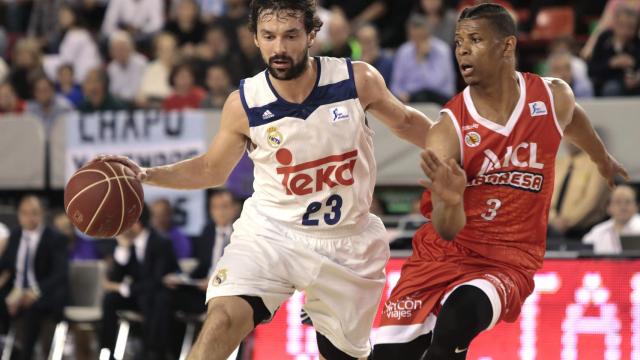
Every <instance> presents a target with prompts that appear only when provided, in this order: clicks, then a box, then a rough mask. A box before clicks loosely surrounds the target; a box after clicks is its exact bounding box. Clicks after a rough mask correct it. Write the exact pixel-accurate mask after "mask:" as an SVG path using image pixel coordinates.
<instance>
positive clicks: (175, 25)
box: [164, 0, 206, 57]
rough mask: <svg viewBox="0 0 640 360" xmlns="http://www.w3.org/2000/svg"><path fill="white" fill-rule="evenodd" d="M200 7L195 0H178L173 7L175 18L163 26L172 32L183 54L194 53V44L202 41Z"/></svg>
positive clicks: (189, 55) (203, 31)
mask: <svg viewBox="0 0 640 360" xmlns="http://www.w3.org/2000/svg"><path fill="white" fill-rule="evenodd" d="M199 13H200V9H199V8H198V3H196V0H179V1H178V5H177V6H176V9H175V16H174V17H175V18H174V19H173V20H171V21H169V22H167V24H166V25H165V26H164V31H166V32H169V33H171V34H173V35H174V36H175V37H176V39H177V40H178V45H179V46H180V48H181V52H182V54H183V55H184V56H187V57H191V56H193V55H194V54H195V50H196V45H197V44H199V43H200V42H202V40H203V39H204V34H205V31H206V27H205V25H204V24H203V23H202V22H201V21H200V14H199Z"/></svg>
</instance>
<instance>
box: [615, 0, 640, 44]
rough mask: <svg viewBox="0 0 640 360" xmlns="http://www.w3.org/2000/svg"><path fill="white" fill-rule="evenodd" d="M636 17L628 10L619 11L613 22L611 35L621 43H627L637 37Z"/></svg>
mask: <svg viewBox="0 0 640 360" xmlns="http://www.w3.org/2000/svg"><path fill="white" fill-rule="evenodd" d="M637 32H638V15H637V14H636V13H635V11H633V10H630V9H625V8H623V9H621V10H620V11H619V12H618V13H617V14H616V17H615V21H614V22H613V34H614V36H615V37H617V38H618V39H620V40H622V41H625V42H626V41H629V40H631V39H633V38H634V37H636V36H637V35H638V33H637Z"/></svg>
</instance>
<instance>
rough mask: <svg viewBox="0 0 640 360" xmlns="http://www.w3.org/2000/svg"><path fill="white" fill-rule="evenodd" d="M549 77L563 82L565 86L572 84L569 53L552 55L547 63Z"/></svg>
mask: <svg viewBox="0 0 640 360" xmlns="http://www.w3.org/2000/svg"><path fill="white" fill-rule="evenodd" d="M547 66H548V71H549V76H551V77H556V78H559V79H562V80H564V81H565V82H566V83H567V84H571V83H572V82H573V79H572V75H571V55H569V53H558V54H553V55H551V57H550V58H549V62H548V63H547Z"/></svg>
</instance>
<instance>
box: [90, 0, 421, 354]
mask: <svg viewBox="0 0 640 360" xmlns="http://www.w3.org/2000/svg"><path fill="white" fill-rule="evenodd" d="M250 11H251V14H250V15H251V18H250V27H251V30H252V31H253V33H254V34H255V43H256V45H257V46H258V48H260V51H261V54H262V57H263V59H264V60H265V62H266V63H267V64H268V66H267V70H265V71H264V72H261V73H259V74H257V75H255V76H254V77H251V78H248V79H245V80H243V81H242V82H241V84H240V89H239V91H236V92H234V93H232V94H231V95H230V96H229V98H228V99H227V101H226V103H225V105H224V107H223V109H222V118H221V125H220V130H219V132H218V134H217V135H216V136H215V138H214V139H213V142H212V144H211V146H210V148H209V150H208V151H207V152H206V153H205V154H202V155H200V156H197V157H194V158H192V159H189V160H186V161H182V162H178V163H175V164H171V165H167V166H161V167H154V168H144V169H142V168H140V167H138V166H137V165H136V164H134V163H133V162H131V161H130V160H128V159H126V158H122V157H115V156H103V157H101V158H99V159H107V160H118V161H121V162H123V163H125V164H127V165H128V166H130V167H131V168H132V169H133V170H134V171H135V172H136V173H137V175H138V177H139V179H141V180H142V181H144V182H145V183H147V184H151V185H156V186H161V187H165V188H173V189H204V188H209V187H215V186H220V185H223V184H224V183H225V180H226V179H227V176H228V175H229V173H230V172H231V170H232V169H233V167H234V166H235V165H236V163H237V162H238V161H239V159H240V158H241V157H242V155H243V153H244V152H245V151H248V153H249V156H250V158H251V159H252V160H253V161H254V163H255V182H254V189H255V193H254V195H253V196H252V197H251V198H250V199H248V200H247V201H246V202H245V205H244V209H243V211H242V215H241V217H240V219H239V220H238V221H237V222H236V223H235V224H234V233H233V235H232V237H231V243H230V245H229V246H228V247H227V248H226V249H225V251H224V255H223V256H222V258H221V260H220V262H219V264H218V265H217V267H216V269H215V272H214V275H213V276H212V277H211V279H210V281H209V288H208V290H207V296H206V301H207V302H208V313H207V319H206V321H205V323H204V325H203V328H202V331H201V333H200V336H199V337H198V340H197V341H196V344H195V345H194V348H193V350H192V352H191V354H190V356H189V359H192V360H194V359H207V360H209V359H226V357H227V356H228V355H229V354H230V353H231V351H232V350H233V349H234V348H235V347H236V346H238V344H239V343H240V341H241V340H242V339H243V338H244V337H245V336H247V334H249V332H250V331H251V330H252V329H253V328H254V327H255V326H256V325H258V324H260V323H262V322H267V321H269V320H270V319H271V317H272V316H273V314H274V313H275V311H276V310H277V308H278V307H279V306H280V304H282V303H283V302H284V301H285V300H286V299H287V298H288V297H290V296H291V295H292V294H293V292H294V290H300V291H304V292H305V294H306V304H305V306H304V309H305V311H306V312H307V313H308V314H309V316H310V318H311V320H312V322H313V325H314V327H315V329H316V332H317V337H318V349H319V351H320V354H321V355H322V356H323V357H324V358H326V359H332V360H333V359H355V358H365V357H367V356H368V355H369V352H370V344H369V333H370V330H371V326H372V323H373V320H374V316H375V313H376V310H377V307H378V304H379V303H380V296H381V292H382V289H383V286H384V283H385V274H384V267H385V264H386V263H387V260H388V257H389V247H388V245H387V243H386V242H385V241H384V240H383V237H384V233H385V229H384V226H383V224H382V222H381V221H380V219H379V218H378V217H376V216H374V215H372V214H370V213H369V206H370V204H371V197H372V193H373V188H374V184H375V177H376V164H375V160H374V157H373V139H372V136H373V132H372V131H371V129H370V128H369V126H368V123H367V119H366V118H365V112H368V113H370V114H372V115H373V116H375V117H376V118H377V119H380V120H381V121H382V122H383V123H385V124H386V125H387V126H388V127H389V128H390V129H391V130H392V131H393V132H394V133H395V134H396V135H397V136H399V137H400V138H402V139H405V140H407V141H409V142H411V143H413V144H415V145H416V146H419V147H421V148H422V147H423V146H424V142H425V138H426V134H427V132H428V129H429V126H430V124H431V122H430V120H429V119H428V118H427V117H426V116H424V115H423V114H422V113H420V112H418V111H416V110H415V109H412V108H410V107H408V106H405V105H403V104H402V103H401V102H400V101H398V100H397V99H396V98H394V97H393V95H391V93H390V92H389V91H388V90H387V87H386V86H385V83H384V80H383V78H382V76H381V75H380V74H379V73H378V71H376V70H375V69H374V68H373V67H372V66H370V65H368V64H366V63H361V62H353V63H352V62H351V61H350V60H348V59H338V58H327V57H316V58H312V57H309V55H308V51H309V48H310V47H311V46H312V45H313V42H314V38H315V34H316V32H317V31H318V30H319V29H320V27H321V26H322V22H321V21H320V20H319V19H318V18H317V17H316V16H315V2H314V1H313V0H303V1H300V0H297V1H296V0H254V1H252V3H251V10H250Z"/></svg>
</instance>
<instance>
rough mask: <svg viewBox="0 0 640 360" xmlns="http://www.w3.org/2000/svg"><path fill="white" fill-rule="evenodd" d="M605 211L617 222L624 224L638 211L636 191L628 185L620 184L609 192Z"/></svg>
mask: <svg viewBox="0 0 640 360" xmlns="http://www.w3.org/2000/svg"><path fill="white" fill-rule="evenodd" d="M607 211H608V213H609V215H611V218H612V219H613V220H614V221H615V222H616V223H618V224H626V223H627V222H628V221H629V220H630V219H631V217H632V216H633V215H634V214H636V213H637V212H638V204H637V202H636V192H635V190H633V188H631V187H630V186H626V185H620V186H618V187H616V188H615V189H614V190H613V192H612V193H611V200H610V201H609V206H608V207H607Z"/></svg>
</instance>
